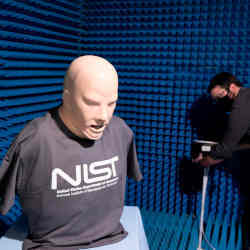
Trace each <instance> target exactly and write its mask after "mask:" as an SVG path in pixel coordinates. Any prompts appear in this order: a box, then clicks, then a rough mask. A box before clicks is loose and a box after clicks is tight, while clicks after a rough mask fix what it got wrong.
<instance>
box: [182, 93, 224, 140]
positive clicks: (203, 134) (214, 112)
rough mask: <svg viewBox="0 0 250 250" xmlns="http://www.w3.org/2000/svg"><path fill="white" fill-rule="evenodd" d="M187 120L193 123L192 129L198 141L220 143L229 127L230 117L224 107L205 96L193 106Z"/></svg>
mask: <svg viewBox="0 0 250 250" xmlns="http://www.w3.org/2000/svg"><path fill="white" fill-rule="evenodd" d="M187 119H189V120H190V121H191V127H192V129H193V131H194V132H195V133H196V135H197V138H198V139H200V140H208V141H219V140H221V139H222V137H223V134H224V131H225V128H226V126H227V121H228V115H227V113H226V112H225V109H224V107H223V106H221V105H218V104H216V103H215V102H214V101H213V100H212V98H211V97H209V96H208V95H206V94H203V95H202V96H201V97H200V98H199V99H198V100H197V101H195V102H194V103H193V105H192V106H191V108H190V110H189V112H188V115H187Z"/></svg>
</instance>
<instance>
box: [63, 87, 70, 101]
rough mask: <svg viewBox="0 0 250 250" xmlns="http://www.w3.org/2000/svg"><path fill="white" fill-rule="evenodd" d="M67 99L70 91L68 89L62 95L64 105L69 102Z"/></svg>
mask: <svg viewBox="0 0 250 250" xmlns="http://www.w3.org/2000/svg"><path fill="white" fill-rule="evenodd" d="M69 97H70V91H69V90H68V89H64V90H63V94H62V99H63V103H64V104H66V103H68V102H69Z"/></svg>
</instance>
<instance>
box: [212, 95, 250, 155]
mask: <svg viewBox="0 0 250 250" xmlns="http://www.w3.org/2000/svg"><path fill="white" fill-rule="evenodd" d="M248 93H249V92H248ZM248 93H239V95H241V94H244V95H243V96H239V97H238V98H237V99H236V100H235V103H234V105H233V110H232V112H231V113H230V116H229V121H228V127H227V130H226V132H225V135H224V137H223V139H222V141H221V142H220V143H219V144H217V145H216V146H214V147H213V148H212V151H211V153H210V154H209V155H210V156H211V158H213V159H225V158H230V157H231V156H232V152H233V151H234V150H235V149H236V148H237V146H238V144H239V142H240V140H241V139H242V137H243V136H244V135H245V134H246V133H247V131H248V129H249V127H250V96H249V94H248Z"/></svg>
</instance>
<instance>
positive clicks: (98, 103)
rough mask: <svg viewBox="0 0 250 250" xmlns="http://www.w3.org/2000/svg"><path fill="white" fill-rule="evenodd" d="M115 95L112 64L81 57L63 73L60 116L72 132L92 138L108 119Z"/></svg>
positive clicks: (96, 137)
mask: <svg viewBox="0 0 250 250" xmlns="http://www.w3.org/2000/svg"><path fill="white" fill-rule="evenodd" d="M117 98H118V75H117V72H116V70H115V68H114V66H113V65H112V64H111V63H109V62H108V61H107V60H105V59H104V58H101V57H98V56H92V55H88V56H81V57H78V58H76V59H75V60H74V61H73V62H72V63H71V64H70V66H69V69H68V71H67V73H66V75H65V79H64V92H63V105H62V107H61V108H60V110H59V112H60V116H61V118H62V119H63V121H64V123H65V125H66V126H67V127H68V128H69V129H70V130H71V131H72V132H73V133H75V134H76V135H78V136H80V137H87V138H89V139H94V140H95V139H98V138H100V137H101V135H102V133H103V130H104V128H105V127H106V126H107V124H108V123H109V121H110V120H111V118H112V115H113V112H114V109H115V106H116V101H117Z"/></svg>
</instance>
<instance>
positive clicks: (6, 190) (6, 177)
mask: <svg viewBox="0 0 250 250" xmlns="http://www.w3.org/2000/svg"><path fill="white" fill-rule="evenodd" d="M20 162H21V161H20V157H19V147H18V146H17V145H16V143H13V144H12V146H11V147H10V149H9V151H8V152H7V154H6V155H5V157H4V159H3V161H2V164H1V167H0V213H2V214H3V215H5V214H6V213H7V212H8V211H9V210H10V208H11V207H12V206H13V205H14V203H15V197H16V189H17V176H18V175H19V173H18V172H19V166H20Z"/></svg>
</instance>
